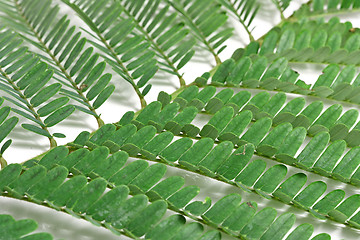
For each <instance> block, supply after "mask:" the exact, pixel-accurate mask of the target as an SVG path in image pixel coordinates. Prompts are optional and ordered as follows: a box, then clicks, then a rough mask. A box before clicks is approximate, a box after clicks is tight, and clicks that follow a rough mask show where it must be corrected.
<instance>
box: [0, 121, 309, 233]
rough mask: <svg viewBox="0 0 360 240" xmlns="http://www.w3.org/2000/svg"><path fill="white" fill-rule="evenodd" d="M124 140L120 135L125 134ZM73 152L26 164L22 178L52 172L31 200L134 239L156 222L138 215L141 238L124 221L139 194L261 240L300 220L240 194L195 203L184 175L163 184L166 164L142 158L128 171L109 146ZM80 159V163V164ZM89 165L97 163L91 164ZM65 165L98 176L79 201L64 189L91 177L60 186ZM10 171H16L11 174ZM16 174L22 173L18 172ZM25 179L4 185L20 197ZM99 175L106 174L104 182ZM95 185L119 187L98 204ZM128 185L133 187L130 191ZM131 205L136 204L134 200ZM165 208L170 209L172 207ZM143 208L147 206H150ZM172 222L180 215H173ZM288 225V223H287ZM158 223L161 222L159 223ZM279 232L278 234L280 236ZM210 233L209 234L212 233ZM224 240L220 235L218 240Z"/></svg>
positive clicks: (300, 228) (124, 158) (123, 155)
mask: <svg viewBox="0 0 360 240" xmlns="http://www.w3.org/2000/svg"><path fill="white" fill-rule="evenodd" d="M111 126H112V125H104V126H103V127H102V128H103V129H104V128H107V129H109V128H111ZM113 127H114V126H113ZM118 136H119V137H120V135H118ZM94 139H97V140H100V139H99V135H97V136H96V137H94ZM68 152H69V151H68V149H66V148H65V147H58V148H55V149H53V150H52V151H50V152H49V153H48V154H47V155H45V156H44V157H43V158H42V159H41V160H40V161H34V160H32V161H29V162H26V163H25V164H24V165H25V166H26V167H27V168H29V167H30V168H29V169H28V170H26V171H25V173H23V174H22V175H26V174H28V175H31V173H28V172H29V171H30V172H34V173H36V172H37V173H38V171H40V169H44V166H45V167H47V168H48V169H49V170H50V169H51V170H50V171H49V172H48V173H47V174H48V175H47V176H46V177H44V174H42V175H43V176H41V177H39V178H38V179H37V180H35V181H34V183H35V185H33V184H34V183H31V181H30V184H28V185H27V186H26V188H27V189H29V190H26V191H25V194H26V195H27V196H28V197H29V198H30V199H32V201H35V202H36V201H40V202H44V200H46V202H48V203H51V204H50V206H51V205H52V206H65V207H62V208H61V209H63V210H65V211H67V212H69V213H71V214H76V215H79V214H82V215H81V216H82V217H83V218H85V219H87V220H90V219H92V221H93V222H100V221H102V222H103V221H104V220H105V224H103V225H105V226H106V227H109V226H111V227H113V228H115V230H123V228H125V229H124V231H125V233H127V235H130V236H134V235H135V237H140V236H142V235H143V234H145V233H146V231H147V229H146V227H148V225H149V222H150V221H153V220H154V218H151V217H149V216H147V217H141V218H140V217H135V218H136V219H137V220H138V221H145V223H143V224H140V222H136V223H137V224H136V227H137V230H138V231H137V233H139V232H140V233H141V234H137V233H135V232H134V231H133V230H130V229H128V226H131V225H135V224H130V223H126V222H124V221H123V220H122V217H123V214H122V213H123V210H124V207H125V206H126V202H125V204H124V201H125V199H126V196H127V194H129V192H130V194H132V195H134V194H135V197H133V198H132V199H135V198H137V199H138V198H143V197H144V195H142V194H146V195H147V197H148V198H149V200H150V201H151V202H153V203H152V204H155V203H159V202H164V201H166V203H167V205H168V208H169V209H171V210H172V211H176V212H179V213H181V214H183V215H186V216H188V217H190V218H192V219H194V220H196V221H198V222H201V223H203V224H207V225H210V226H213V227H214V226H216V227H219V229H223V230H225V229H226V232H227V234H229V235H234V236H237V237H239V236H243V237H245V236H247V237H250V236H251V237H253V238H259V237H260V236H262V235H264V236H268V235H269V236H273V234H276V236H278V237H279V238H281V237H283V236H284V235H285V234H286V233H287V232H288V231H289V230H290V228H291V227H292V226H293V224H294V222H295V216H294V215H293V214H291V213H285V214H282V215H280V216H279V217H278V218H277V219H276V220H275V218H276V211H275V209H273V208H264V209H262V210H259V211H258V212H257V204H256V203H255V202H241V196H240V195H238V194H229V195H227V196H225V197H223V198H222V199H220V200H219V201H217V202H216V203H215V204H213V205H212V204H211V199H209V198H206V200H205V202H201V201H191V200H192V199H193V198H194V197H195V196H196V195H197V194H198V193H199V189H198V188H197V187H196V186H186V187H182V186H183V185H184V179H183V178H181V177H178V176H174V177H170V178H166V179H164V180H162V181H161V182H159V181H160V180H161V178H162V176H163V175H164V174H165V171H166V168H165V167H164V165H162V164H154V165H151V166H148V164H147V163H146V161H144V160H137V161H134V162H132V163H131V164H128V165H126V166H125V167H123V166H124V165H125V163H126V161H127V158H128V155H127V154H126V153H125V152H121V151H120V152H117V153H115V154H113V155H111V156H110V157H108V155H107V153H108V150H107V148H105V147H99V148H97V149H95V150H93V151H92V152H89V151H87V150H85V149H79V150H76V151H74V152H72V153H71V154H69V155H68ZM79 158H80V161H77V160H78V159H79ZM94 161H96V162H97V163H95V164H93V162H94ZM88 163H92V164H90V165H89V164H88ZM34 165H35V166H34ZM56 165H60V166H56ZM31 166H34V167H31ZM52 166H54V168H52ZM63 166H68V167H70V166H72V167H71V169H72V172H73V173H75V172H77V174H84V175H85V176H90V177H94V178H96V179H95V180H92V181H91V182H90V183H89V184H88V185H87V186H86V187H85V184H86V182H84V183H82V184H81V186H79V187H78V188H77V189H80V191H79V192H77V193H76V196H74V197H73V198H71V196H70V197H66V199H64V194H62V193H63V191H65V190H63V191H61V188H65V187H63V186H64V185H66V184H68V185H69V184H70V183H68V182H69V181H70V182H75V178H77V179H79V178H83V179H85V177H84V176H76V177H74V178H71V180H69V181H67V182H66V183H64V184H62V185H60V184H61V183H62V182H63V181H64V178H65V173H66V171H64V169H66V168H64V167H63ZM9 168H17V166H16V165H11V166H9ZM5 170H7V169H5ZM60 170H61V171H62V172H64V174H62V176H60V177H58V178H60V179H59V181H57V180H52V184H51V186H49V187H47V190H46V191H43V192H46V195H41V194H42V193H41V192H40V191H39V190H40V189H43V187H44V186H46V184H45V183H44V182H45V181H50V179H53V177H50V176H52V175H54V176H58V175H60V174H56V172H57V171H60ZM8 171H9V172H11V170H8ZM3 172H4V171H2V172H0V177H3V178H5V176H4V175H5V174H6V173H5V174H4V173H3ZM5 172H6V171H5ZM41 172H43V170H41ZM1 173H2V176H1ZM34 173H32V175H35V174H34ZM14 175H18V173H17V174H14ZM22 175H20V177H19V178H18V179H19V180H15V181H14V182H13V183H11V184H9V183H5V184H4V185H8V186H10V187H5V189H6V190H7V191H8V192H9V193H10V195H11V194H12V195H14V194H15V196H16V195H17V194H18V193H19V190H18V189H19V187H18V186H19V184H17V182H23V181H24V180H22V179H21V178H22ZM38 175H39V174H37V175H36V176H38ZM99 176H102V177H104V178H102V177H99ZM8 178H9V177H8V176H7V177H6V179H8ZM12 178H14V177H12ZM24 178H25V176H24V177H23V179H24ZM29 178H30V177H26V178H25V179H27V180H28V179H29ZM10 179H11V178H10ZM40 179H43V181H41V180H40ZM47 179H48V180H47ZM10 181H13V180H10ZM28 181H29V180H28ZM36 182H37V184H36ZM77 182H78V181H77ZM93 182H98V183H102V186H103V188H104V186H106V184H107V185H108V186H112V188H113V189H112V190H111V191H109V192H108V193H107V194H106V195H104V196H103V197H102V198H100V200H97V199H98V198H99V196H100V195H101V193H102V192H103V191H104V190H103V189H102V188H101V190H99V189H94V191H92V193H91V191H89V190H88V189H86V188H89V187H90V185H91V184H94V183H93ZM105 183H106V184H105ZM122 184H126V185H128V187H129V189H128V188H127V187H125V186H124V185H122ZM29 185H33V186H29ZM59 186H60V187H59ZM120 189H121V191H122V192H125V194H124V193H123V194H122V196H121V199H119V197H116V196H117V195H119V191H120ZM129 190H130V191H129ZM76 191H77V190H76V189H74V190H73V192H76ZM22 192H24V191H23V190H22V191H21V193H22ZM82 192H84V193H82ZM71 194H73V193H71ZM85 194H86V195H85ZM90 194H91V195H96V196H97V197H96V198H95V197H94V198H93V197H90V196H89V195H90ZM57 197H61V199H60V200H58V199H56V198H57ZM85 197H87V198H85ZM83 198H84V199H83ZM87 199H91V200H87ZM114 199H117V201H115V200H114ZM145 199H146V197H145ZM96 200H97V201H96ZM127 201H130V202H131V201H134V200H127ZM110 203H111V204H110ZM109 204H110V205H109ZM79 205H81V206H79ZM107 205H109V206H108V207H107V208H106V210H105V211H104V209H103V207H104V206H107ZM123 205H125V206H123ZM150 206H151V205H150ZM164 207H165V208H166V205H165V206H164ZM142 208H144V206H143V207H142ZM136 211H138V208H137V207H134V208H132V210H131V211H130V213H131V216H130V217H129V218H130V219H129V220H128V222H129V221H130V222H135V220H133V219H132V218H134V216H133V215H132V214H134V215H135V214H136ZM256 212H257V213H256ZM140 215H141V214H140ZM175 216H177V215H175ZM200 217H201V218H200ZM239 217H241V218H242V219H243V220H244V221H238V219H239ZM119 218H120V219H119ZM170 218H175V217H174V216H171V217H170ZM176 218H177V217H176ZM261 219H262V220H261ZM263 219H266V221H263ZM274 220H275V221H274ZM157 221H159V220H157ZM167 221H168V219H166V220H164V222H167ZM164 222H160V223H158V225H157V226H155V227H153V229H152V230H151V231H150V232H151V233H147V234H146V237H150V236H152V235H153V234H155V233H160V232H159V231H160V229H161V230H162V231H164V230H165V229H164V227H163V225H164ZM284 222H287V223H286V224H284ZM153 224H155V221H154V223H153ZM183 224H184V222H183ZM253 225H257V226H258V227H257V228H255V229H254V228H253ZM305 226H306V227H305ZM159 228H160V229H159ZM276 229H277V231H278V232H277V233H276ZM148 230H149V229H148ZM167 231H169V232H167ZM167 231H166V232H161V233H162V234H175V232H174V231H171V230H170V229H168V230H167ZM299 231H300V232H301V233H303V234H306V235H309V237H310V236H311V234H312V231H313V229H312V226H311V225H310V224H303V225H300V226H298V228H296V229H295V230H294V231H293V232H292V233H291V234H290V235H296V233H297V232H299ZM180 232H181V231H180ZM201 232H202V231H201ZM210 232H211V234H216V232H214V231H210ZM210 232H208V233H206V234H210ZM181 234H183V233H181ZM199 234H200V233H199ZM218 238H219V235H218V236H217V238H216V239H218ZM160 239H162V238H160Z"/></svg>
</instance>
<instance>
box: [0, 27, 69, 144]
mask: <svg viewBox="0 0 360 240" xmlns="http://www.w3.org/2000/svg"><path fill="white" fill-rule="evenodd" d="M0 41H1V42H2V46H1V51H0V90H1V91H3V92H5V93H7V94H8V95H9V96H4V99H6V100H7V101H9V102H11V103H13V104H14V107H13V108H12V111H13V112H15V113H17V114H19V115H21V116H23V117H24V118H27V119H28V120H30V121H31V122H32V124H27V123H24V124H22V127H23V128H25V129H27V130H29V131H32V132H34V133H37V134H39V135H42V136H45V137H47V138H48V139H49V141H50V146H51V147H54V146H56V141H55V139H54V137H56V136H63V134H59V133H55V134H51V133H50V132H49V128H50V127H53V126H55V125H56V124H58V123H59V122H61V121H63V120H64V119H66V118H67V117H69V116H70V115H71V114H72V113H73V112H74V110H75V108H74V106H72V105H66V104H67V102H68V101H69V99H68V98H67V97H59V96H57V95H56V94H57V93H58V92H59V91H60V89H61V85H60V84H59V83H53V84H48V82H49V81H50V79H51V78H52V75H53V71H52V70H50V69H48V67H47V64H46V63H44V62H41V61H40V60H39V58H37V57H34V56H33V55H32V54H30V53H27V50H26V48H24V47H20V44H21V42H22V40H21V39H19V38H17V36H16V34H13V33H12V32H11V31H3V32H1V33H0ZM44 117H46V118H45V119H44V120H43V118H44ZM16 121H17V120H15V119H13V120H12V122H13V124H12V125H15V122H16ZM34 124H35V125H34ZM12 125H11V126H12ZM9 128H10V129H12V128H13V127H10V126H9Z"/></svg>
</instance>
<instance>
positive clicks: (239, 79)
mask: <svg viewBox="0 0 360 240" xmlns="http://www.w3.org/2000/svg"><path fill="white" fill-rule="evenodd" d="M249 51H251V50H250V48H249V49H245V51H243V50H241V51H238V52H237V54H235V55H236V56H235V55H234V58H236V59H237V62H235V61H234V60H233V59H229V60H226V61H225V62H224V63H223V64H222V65H220V66H219V68H218V70H217V72H215V74H214V76H213V78H212V80H211V85H214V86H224V87H243V88H253V89H266V90H271V91H280V92H288V93H296V94H301V95H310V96H317V97H319V98H322V99H323V98H328V99H331V100H335V101H338V102H340V103H343V102H348V103H353V104H360V98H359V86H358V85H359V81H360V74H358V75H356V66H355V65H348V66H346V67H343V68H341V67H340V66H339V65H338V64H330V65H328V66H327V67H325V68H324V70H323V73H322V74H321V75H320V76H319V77H318V79H317V80H316V81H315V83H314V84H306V83H305V82H304V81H302V80H300V79H298V77H299V74H298V73H297V72H295V71H293V70H291V68H290V67H289V66H288V60H286V58H284V57H281V58H279V59H277V60H275V61H273V62H271V61H268V60H267V58H266V57H263V56H259V55H251V54H250V57H247V56H243V55H247V53H249ZM359 52H360V51H359ZM355 53H358V52H357V51H356V52H355ZM350 55H351V54H350ZM239 56H243V57H239ZM206 82H207V79H202V80H201V81H200V78H199V79H198V84H199V85H206Z"/></svg>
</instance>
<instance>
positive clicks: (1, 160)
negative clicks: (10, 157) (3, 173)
mask: <svg viewBox="0 0 360 240" xmlns="http://www.w3.org/2000/svg"><path fill="white" fill-rule="evenodd" d="M7 165H8V164H7V161H6V160H5V158H4V157H3V156H2V155H0V166H1V169H3V168H5V167H6V166H7Z"/></svg>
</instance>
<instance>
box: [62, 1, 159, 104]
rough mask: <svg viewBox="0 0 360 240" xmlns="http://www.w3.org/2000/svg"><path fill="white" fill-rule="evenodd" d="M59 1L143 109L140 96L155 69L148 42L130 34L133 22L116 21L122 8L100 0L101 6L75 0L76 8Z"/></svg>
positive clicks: (145, 90) (95, 3) (146, 90)
mask: <svg viewBox="0 0 360 240" xmlns="http://www.w3.org/2000/svg"><path fill="white" fill-rule="evenodd" d="M63 2H65V3H66V4H67V5H69V6H70V7H71V8H72V9H73V10H75V11H76V13H77V14H78V15H79V16H80V17H81V19H82V20H83V21H84V22H85V23H86V24H87V25H88V26H89V27H90V29H91V30H92V31H93V32H94V34H95V35H93V36H94V37H95V38H96V39H97V40H98V41H99V42H100V43H101V45H100V44H98V43H96V42H94V41H91V43H92V44H93V45H94V46H96V47H97V48H99V49H100V50H101V51H102V52H103V53H105V54H106V55H108V56H104V57H105V59H106V60H107V62H108V63H109V64H110V65H111V66H112V67H113V69H114V70H115V71H116V72H117V73H118V74H120V75H121V76H122V77H123V78H124V79H125V80H126V81H127V82H129V83H130V84H131V85H132V87H133V88H134V90H135V92H136V93H137V95H138V97H139V98H140V102H141V106H142V107H145V106H146V101H145V99H144V97H145V95H146V94H147V93H148V92H149V90H150V88H151V84H148V81H149V80H150V79H151V78H152V77H153V76H154V75H155V73H156V72H157V70H158V67H157V61H156V60H155V59H154V55H155V54H154V53H153V52H152V51H150V50H149V47H150V43H148V42H147V41H145V39H144V37H143V36H140V35H135V36H134V35H130V33H132V32H133V29H134V28H135V23H134V22H133V20H130V21H126V20H125V21H118V20H119V17H120V13H121V12H122V11H123V10H124V9H123V8H122V7H121V6H120V4H118V3H117V2H112V1H101V4H99V2H92V4H90V3H89V2H86V1H79V2H78V3H77V5H76V4H73V3H70V2H69V1H67V0H64V1H63ZM79 6H82V7H79ZM85 9H86V10H85ZM90 16H91V17H90ZM128 35H129V37H128ZM136 81H137V82H136ZM141 88H143V90H142V91H141V90H140V89H141Z"/></svg>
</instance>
